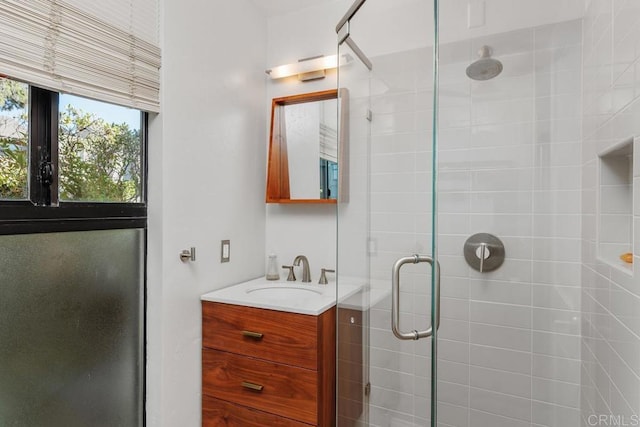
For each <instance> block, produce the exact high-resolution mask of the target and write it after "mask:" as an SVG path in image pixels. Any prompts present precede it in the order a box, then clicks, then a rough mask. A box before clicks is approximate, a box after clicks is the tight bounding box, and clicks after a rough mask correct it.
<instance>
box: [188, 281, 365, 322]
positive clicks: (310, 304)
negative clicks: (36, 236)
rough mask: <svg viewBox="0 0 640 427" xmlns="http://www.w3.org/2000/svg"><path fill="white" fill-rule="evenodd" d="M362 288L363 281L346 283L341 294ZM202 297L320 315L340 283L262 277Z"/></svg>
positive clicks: (213, 300) (341, 296) (351, 292)
mask: <svg viewBox="0 0 640 427" xmlns="http://www.w3.org/2000/svg"><path fill="white" fill-rule="evenodd" d="M360 288H361V286H359V285H350V286H349V285H342V286H341V287H340V298H346V297H347V296H349V295H351V294H353V293H355V292H357V291H358V290H359V289H360ZM201 299H202V300H203V301H211V302H221V303H226V304H238V305H244V306H247V307H256V308H265V309H270V310H279V311H287V312H290V313H299V314H310V315H313V316H317V315H319V314H321V313H323V312H324V311H326V310H328V309H329V308H331V307H333V306H334V305H335V304H336V285H335V283H330V284H329V285H317V284H315V283H309V284H307V283H305V284H302V283H296V282H293V283H292V282H287V281H277V282H276V281H273V282H272V281H268V280H266V279H265V278H263V277H262V278H258V279H254V280H250V281H248V282H243V283H239V284H237V285H233V286H229V287H227V288H222V289H218V290H216V291H213V292H209V293H208V294H205V295H202V297H201Z"/></svg>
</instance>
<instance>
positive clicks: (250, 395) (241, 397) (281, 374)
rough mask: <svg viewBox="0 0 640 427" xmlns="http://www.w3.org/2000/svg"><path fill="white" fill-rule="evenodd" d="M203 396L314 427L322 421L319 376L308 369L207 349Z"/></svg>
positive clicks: (203, 374) (204, 361)
mask: <svg viewBox="0 0 640 427" xmlns="http://www.w3.org/2000/svg"><path fill="white" fill-rule="evenodd" d="M243 384H244V385H243ZM252 385H253V386H254V387H256V388H260V390H256V389H252V388H251V386H252ZM202 393H203V395H208V396H212V397H216V398H218V399H222V400H226V401H228V402H233V403H239V404H243V405H246V406H249V407H252V408H256V409H260V410H263V411H265V412H269V413H272V414H276V415H280V416H283V417H288V418H292V419H296V420H300V421H303V422H305V423H309V424H313V425H315V423H316V422H317V418H318V376H317V373H316V372H315V371H311V370H308V369H303V368H298V367H294V366H289V365H282V364H279V363H273V362H267V361H264V360H258V359H252V358H249V357H243V356H239V355H236V354H233V353H227V352H224V351H219V350H212V349H203V350H202Z"/></svg>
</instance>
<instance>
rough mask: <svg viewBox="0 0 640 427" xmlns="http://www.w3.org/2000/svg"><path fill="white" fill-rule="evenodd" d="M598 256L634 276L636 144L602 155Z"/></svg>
mask: <svg viewBox="0 0 640 427" xmlns="http://www.w3.org/2000/svg"><path fill="white" fill-rule="evenodd" d="M598 157H599V159H600V177H599V197H598V200H599V211H598V214H599V215H598V254H599V256H600V258H601V259H602V260H603V261H605V262H607V263H608V264H611V265H613V266H617V267H621V268H622V269H624V270H625V271H628V272H630V273H631V272H632V264H631V262H630V261H631V259H632V257H633V255H631V254H632V251H633V249H632V248H633V140H628V141H625V142H623V143H621V144H616V145H614V146H613V147H611V148H609V149H607V150H605V151H603V152H602V153H600V154H599V156H598Z"/></svg>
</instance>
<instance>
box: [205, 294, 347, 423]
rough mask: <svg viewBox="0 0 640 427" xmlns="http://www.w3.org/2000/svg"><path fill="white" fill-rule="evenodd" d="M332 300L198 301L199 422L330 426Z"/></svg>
mask: <svg viewBox="0 0 640 427" xmlns="http://www.w3.org/2000/svg"><path fill="white" fill-rule="evenodd" d="M335 317H336V311H335V307H334V308H331V309H329V310H327V311H325V312H324V313H322V314H320V315H318V316H312V315H305V314H296V313H288V312H282V311H275V310H266V309H261V308H253V307H245V306H240V305H233V304H224V303H217V302H209V301H203V302H202V425H203V426H207V427H213V426H216V427H219V426H220V427H222V426H225V427H253V426H256V427H257V426H274V427H308V426H317V427H333V426H335V358H336V357H335V340H336V334H335V330H336V328H335V322H336V319H335Z"/></svg>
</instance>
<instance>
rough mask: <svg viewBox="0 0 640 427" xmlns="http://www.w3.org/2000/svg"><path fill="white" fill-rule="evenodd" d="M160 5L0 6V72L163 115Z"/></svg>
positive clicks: (107, 1)
mask: <svg viewBox="0 0 640 427" xmlns="http://www.w3.org/2000/svg"><path fill="white" fill-rule="evenodd" d="M158 39H159V35H158V5H157V0H102V1H100V2H93V1H86V0H64V1H63V0H0V73H1V74H5V75H7V76H9V77H12V78H15V79H19V80H24V81H26V82H28V83H31V84H33V85H36V86H40V87H43V88H46V89H50V90H55V91H59V92H66V93H72V94H75V95H81V96H86V97H89V98H94V99H98V100H100V101H106V102H111V103H115V104H119V105H124V106H127V107H132V108H137V109H140V110H144V111H151V112H159V111H160V99H159V98H160V95H159V93H160V48H159V46H158V45H159V42H158Z"/></svg>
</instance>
